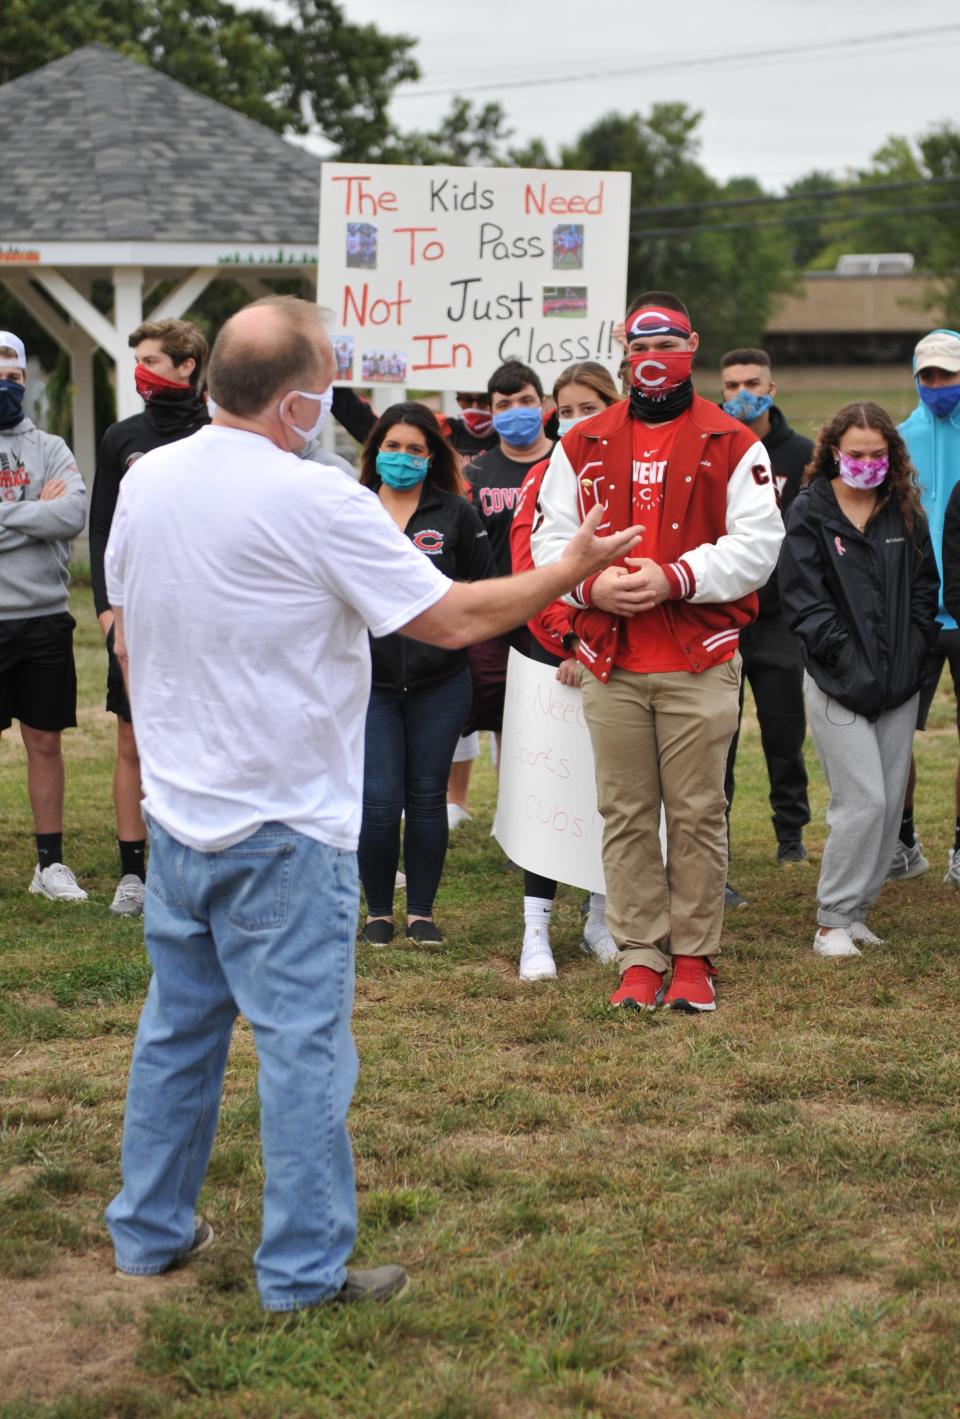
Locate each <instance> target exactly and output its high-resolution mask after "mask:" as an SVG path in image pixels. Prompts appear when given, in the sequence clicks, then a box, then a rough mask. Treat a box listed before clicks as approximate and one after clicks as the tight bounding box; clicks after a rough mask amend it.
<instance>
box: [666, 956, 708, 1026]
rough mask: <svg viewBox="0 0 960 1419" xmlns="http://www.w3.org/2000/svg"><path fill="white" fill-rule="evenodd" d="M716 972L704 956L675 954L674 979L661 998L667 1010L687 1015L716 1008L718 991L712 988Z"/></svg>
mask: <svg viewBox="0 0 960 1419" xmlns="http://www.w3.org/2000/svg"><path fill="white" fill-rule="evenodd" d="M716 974H717V971H716V967H715V966H711V964H710V962H709V961H708V960H707V958H706V956H674V958H673V980H672V981H671V982H670V989H669V990H668V991H667V993H666V995H665V996H664V997H663V1003H664V1005H665V1007H666V1008H667V1009H668V1010H682V1011H683V1012H684V1014H686V1015H699V1014H701V1013H702V1012H703V1011H705V1010H716V1008H717V993H716V991H715V990H714V988H713V981H714V977H715V976H716Z"/></svg>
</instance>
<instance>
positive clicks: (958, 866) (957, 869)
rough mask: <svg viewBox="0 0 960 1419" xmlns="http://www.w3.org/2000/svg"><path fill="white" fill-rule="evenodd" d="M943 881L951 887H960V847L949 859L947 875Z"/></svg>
mask: <svg viewBox="0 0 960 1419" xmlns="http://www.w3.org/2000/svg"><path fill="white" fill-rule="evenodd" d="M943 880H944V882H948V883H949V884H950V886H951V887H960V847H958V848H957V849H956V850H955V851H954V852H951V853H950V854H949V856H948V857H947V875H946V877H944V879H943Z"/></svg>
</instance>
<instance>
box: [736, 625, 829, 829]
mask: <svg viewBox="0 0 960 1419" xmlns="http://www.w3.org/2000/svg"><path fill="white" fill-rule="evenodd" d="M740 654H741V656H742V658H743V680H742V681H741V684H740V713H741V716H742V714H743V687H744V685H745V683H746V682H747V680H749V681H750V688H751V689H752V690H753V697H754V699H755V700H756V704H757V718H758V719H759V721H760V739H761V742H762V744H763V753H764V757H765V758H766V761H767V773H768V774H769V777H770V807H771V808H772V809H773V830H774V832H775V833H776V835H777V841H778V842H790V841H795V840H796V839H797V838H799V837H800V835H801V833H802V831H803V828H804V827H805V825H806V824H807V823H809V821H810V805H809V803H808V801H807V769H806V765H805V764H804V762H803V741H804V737H805V735H806V731H807V724H806V717H805V715H804V708H803V662H802V660H801V657H800V642H799V640H798V639H797V638H796V636H794V635H793V634H792V633H791V632H790V631H789V630H788V629H787V625H786V622H785V621H784V619H783V616H782V615H781V613H780V612H779V611H776V612H773V613H772V614H770V615H767V616H761V618H760V619H759V620H758V621H754V623H753V625H752V626H747V627H746V629H745V630H743V631H741V632H740ZM739 739H740V727H739V724H738V725H737V732H736V734H735V735H734V736H733V742H732V743H731V745H730V753H729V754H728V755H727V774H726V781H725V784H724V787H725V790H726V795H727V813H728V815H729V812H730V808H731V807H732V805H733V794H734V788H735V783H734V763H735V760H736V757H737V744H738V742H739Z"/></svg>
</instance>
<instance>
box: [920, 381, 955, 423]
mask: <svg viewBox="0 0 960 1419" xmlns="http://www.w3.org/2000/svg"><path fill="white" fill-rule="evenodd" d="M917 393H918V394H919V395H920V398H921V400H922V402H923V403H924V404H926V406H927V408H928V409H929V410H930V413H931V414H933V416H934V418H937V419H949V417H950V415H951V414H952V413H953V411H954V409H956V407H957V405H958V404H960V384H941V385H939V386H937V387H936V388H933V387H931V386H930V385H928V384H921V383H920V382H919V380H918V381H917Z"/></svg>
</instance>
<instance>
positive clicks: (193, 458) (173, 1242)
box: [106, 298, 636, 1311]
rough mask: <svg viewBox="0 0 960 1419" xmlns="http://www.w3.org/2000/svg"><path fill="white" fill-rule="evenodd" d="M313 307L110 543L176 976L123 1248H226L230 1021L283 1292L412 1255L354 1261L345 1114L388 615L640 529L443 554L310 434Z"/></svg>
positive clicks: (141, 1104)
mask: <svg viewBox="0 0 960 1419" xmlns="http://www.w3.org/2000/svg"><path fill="white" fill-rule="evenodd" d="M334 370H335V362H334V358H333V351H332V348H331V345H330V341H329V339H328V337H327V334H326V332H325V330H324V327H323V324H322V322H321V320H320V318H319V316H318V312H317V309H316V307H315V306H312V305H309V304H308V303H306V302H303V301H297V300H293V299H292V298H272V299H268V300H266V301H262V302H256V303H255V304H254V305H253V306H248V307H247V308H246V309H244V310H242V311H240V312H239V314H237V315H235V316H234V317H233V318H232V319H231V320H229V321H228V322H227V324H226V325H225V326H224V328H223V330H222V331H221V332H220V335H219V337H218V339H217V341H216V343H215V345H214V348H213V352H212V354H211V357H210V364H209V368H208V378H209V385H210V393H211V396H212V398H213V400H215V401H216V405H217V413H216V415H215V418H214V421H213V423H212V424H211V425H209V426H208V427H206V428H203V429H201V430H200V431H199V432H198V433H196V434H195V435H193V436H192V437H190V438H187V439H183V440H181V441H180V442H178V443H175V444H172V445H170V446H168V447H166V448H162V449H157V450H155V451H154V452H151V453H148V454H146V455H145V456H144V457H143V458H142V459H140V460H139V461H138V462H137V464H136V465H135V467H134V468H133V469H131V471H130V473H129V474H128V475H127V477H126V478H125V479H124V481H123V484H122V486H121V491H120V498H119V501H118V504H117V510H116V513H115V515H114V519H113V526H112V530H111V534H110V542H109V545H108V547H107V555H106V568H107V589H108V593H109V597H110V603H111V606H112V608H113V609H114V611H115V614H116V628H117V630H116V652H117V655H118V657H119V658H120V659H121V662H122V663H123V664H124V666H125V670H126V675H127V684H128V688H129V694H130V701H131V705H132V708H133V718H134V722H135V723H136V726H137V741H138V744H139V749H140V761H141V769H142V775H143V787H144V795H145V796H144V811H145V816H146V818H147V821H148V824H149V829H150V839H151V854H150V860H149V869H148V876H147V893H146V906H145V929H146V942H147V949H148V951H149V953H150V959H151V962H152V964H153V971H154V974H153V978H152V980H151V983H150V989H149V992H148V995H147V1000H146V1003H145V1006H144V1010H143V1015H142V1017H141V1020H140V1028H139V1031H138V1033H137V1040H136V1044H135V1046H134V1053H133V1061H132V1064H131V1072H130V1087H129V1092H128V1096H127V1110H126V1117H125V1123H124V1139H123V1188H122V1190H121V1192H120V1193H119V1195H118V1196H117V1197H116V1198H114V1200H113V1201H112V1202H111V1204H110V1206H109V1208H108V1209H107V1221H108V1224H109V1227H110V1232H111V1235H112V1237H113V1241H114V1246H115V1251H116V1262H117V1268H118V1271H120V1272H121V1273H122V1274H125V1275H130V1276H144V1275H156V1274H157V1273H159V1272H162V1271H166V1270H168V1269H169V1268H170V1267H171V1266H173V1265H174V1264H175V1263H176V1262H178V1261H182V1260H185V1259H187V1258H189V1257H190V1256H191V1255H195V1254H196V1253H197V1252H199V1251H201V1250H203V1248H204V1247H206V1246H207V1245H208V1244H209V1243H210V1242H211V1241H212V1240H213V1232H212V1229H211V1228H210V1226H209V1224H208V1223H207V1222H205V1221H204V1220H203V1219H202V1218H200V1217H198V1216H196V1214H195V1211H194V1209H195V1207H196V1203H197V1198H198V1195H199V1192H200V1187H201V1184H202V1182H203V1178H204V1173H205V1171H206V1167H207V1161H208V1159H209V1156H210V1150H211V1148H212V1146H213V1139H214V1133H215V1130H216V1123H217V1111H218V1108H219V1102H220V1091H221V1085H222V1081H223V1073H224V1068H225V1065H226V1059H227V1051H228V1048H229V1043H230V1035H231V1031H232V1027H233V1023H234V1020H235V1019H236V1016H237V1014H238V1012H241V1011H242V1012H243V1014H244V1015H245V1016H246V1017H247V1019H248V1020H249V1022H250V1025H251V1027H252V1030H253V1035H254V1040H255V1043H256V1048H257V1055H258V1059H259V1064H260V1079H259V1084H260V1103H261V1138H262V1144H263V1157H264V1173H265V1183H264V1198H263V1236H262V1242H261V1245H260V1247H259V1249H258V1250H257V1253H256V1256H255V1258H254V1261H255V1266H256V1272H257V1284H258V1288H259V1291H260V1298H261V1302H262V1304H263V1306H264V1307H265V1308H266V1309H268V1310H277V1311H287V1310H296V1309H299V1308H301V1307H304V1306H311V1305H315V1304H317V1303H319V1302H321V1301H325V1300H328V1299H337V1300H358V1299H361V1298H362V1297H371V1298H375V1299H385V1298H386V1297H387V1296H390V1295H392V1294H395V1293H397V1292H398V1291H400V1290H401V1289H402V1288H403V1286H404V1285H405V1283H406V1273H405V1272H404V1270H403V1268H402V1267H399V1266H384V1267H378V1268H375V1269H374V1270H372V1271H357V1270H348V1269H347V1267H346V1261H347V1259H348V1257H349V1255H350V1253H351V1251H352V1249H353V1243H354V1238H355V1234H356V1196H355V1188H354V1179H353V1162H352V1156H351V1151H350V1140H349V1137H348V1134H347V1128H346V1115H347V1109H348V1106H349V1103H350V1097H351V1094H352V1092H353V1086H354V1082H355V1080H356V1072H357V1062H356V1052H355V1050H354V1046H353V1041H352V1038H351V1035H350V1009H351V1004H352V1000H353V942H354V936H355V933H356V921H357V907H358V890H357V868H356V855H355V848H356V843H357V836H358V830H359V826H360V804H361V779H362V765H363V729H364V717H365V712H366V703H367V695H368V690H369V683H370V659H369V650H368V640H367V631H368V629H369V630H370V631H371V632H372V633H373V634H374V635H375V636H382V635H388V634H390V633H392V632H396V631H403V632H405V633H406V634H409V635H413V636H415V637H416V638H417V639H420V640H424V641H427V642H429V643H432V644H435V645H441V646H445V647H450V648H454V647H458V646H462V645H468V644H471V643H472V642H475V641H479V640H483V639H486V638H488V637H490V636H493V635H496V634H498V633H500V632H501V631H504V630H506V629H508V628H509V627H510V626H514V625H519V624H522V623H523V622H525V621H526V620H528V619H529V617H530V616H531V615H533V614H534V613H535V612H536V611H537V610H539V609H540V607H542V606H544V605H545V604H546V603H547V602H549V601H552V600H555V599H556V597H558V596H560V595H561V594H562V593H563V592H565V591H567V590H569V589H570V588H572V587H573V586H575V585H577V584H578V583H579V582H581V581H582V580H583V579H584V577H586V576H587V575H589V574H590V573H591V572H593V571H596V570H598V569H599V568H600V567H601V566H605V565H607V564H608V563H609V562H610V561H612V560H614V559H615V558H617V557H620V556H622V555H623V554H624V551H625V550H626V549H627V548H628V547H629V546H631V545H632V544H633V541H634V540H635V536H634V533H635V531H636V529H630V530H629V531H627V532H624V533H621V534H619V535H618V536H614V537H609V538H597V537H596V536H595V528H596V525H597V523H598V522H599V521H600V516H601V514H600V511H599V510H598V511H597V514H596V515H595V516H593V517H592V518H590V519H589V520H588V521H587V522H586V523H585V524H584V527H583V529H582V531H581V532H579V533H578V534H577V535H576V536H575V537H573V538H572V540H571V542H570V544H569V546H568V548H567V551H566V553H565V555H564V556H563V557H562V558H561V559H560V561H558V562H556V563H554V564H553V565H552V566H550V567H545V568H542V569H538V570H537V571H533V572H528V573H525V574H524V575H522V576H516V577H512V578H509V579H508V578H503V579H499V580H493V581H487V582H478V583H475V584H466V583H454V582H450V581H448V580H447V579H446V578H445V577H443V576H442V575H441V574H440V573H439V572H438V571H437V570H436V568H435V567H434V566H433V565H432V564H431V562H430V559H429V558H428V557H424V556H423V555H422V553H420V552H418V551H417V550H416V548H415V547H413V545H412V544H411V543H410V542H409V541H408V540H407V539H406V538H405V537H404V536H403V534H402V533H401V532H400V531H399V529H398V528H397V527H396V526H395V525H394V523H393V522H392V520H391V519H390V517H389V516H388V515H387V513H386V512H385V511H384V510H383V508H382V507H381V505H380V502H379V500H378V499H377V498H376V497H375V496H374V495H373V494H372V493H370V492H369V491H368V490H367V489H365V488H361V487H359V486H358V485H357V484H356V483H355V482H354V481H353V479H352V478H350V477H349V476H348V475H346V474H344V473H341V472H339V471H338V470H336V469H327V468H324V469H318V468H317V467H316V466H315V465H313V464H311V463H309V462H304V461H302V460H301V459H299V458H297V457H296V456H295V453H296V450H298V449H299V448H301V446H302V445H303V443H304V442H305V441H307V440H309V439H310V438H311V437H312V434H313V426H314V424H315V423H316V419H317V412H318V408H319V405H320V401H321V396H322V394H323V391H324V390H325V389H326V388H327V386H328V385H329V383H330V380H331V379H332V377H333V375H334Z"/></svg>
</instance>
